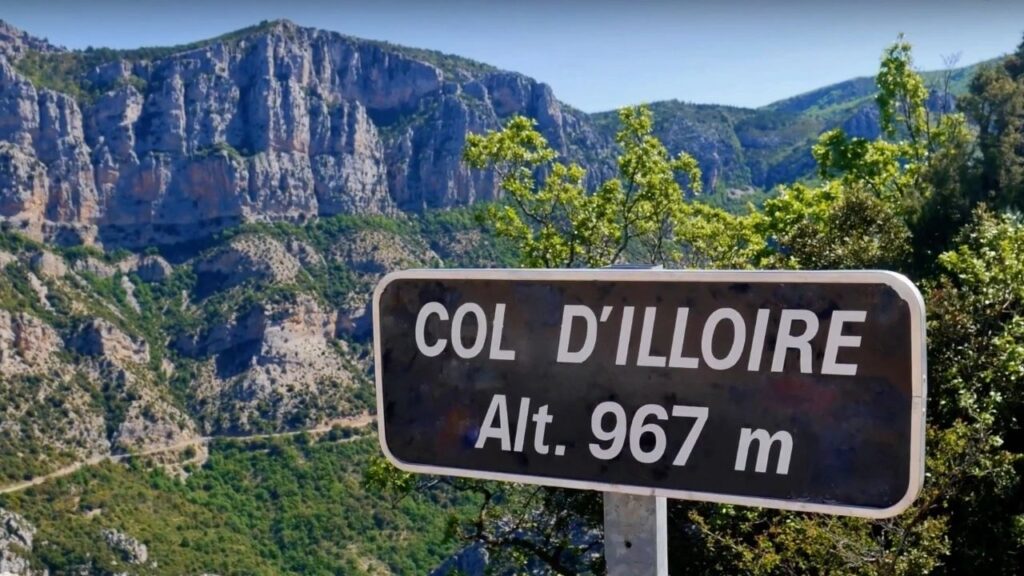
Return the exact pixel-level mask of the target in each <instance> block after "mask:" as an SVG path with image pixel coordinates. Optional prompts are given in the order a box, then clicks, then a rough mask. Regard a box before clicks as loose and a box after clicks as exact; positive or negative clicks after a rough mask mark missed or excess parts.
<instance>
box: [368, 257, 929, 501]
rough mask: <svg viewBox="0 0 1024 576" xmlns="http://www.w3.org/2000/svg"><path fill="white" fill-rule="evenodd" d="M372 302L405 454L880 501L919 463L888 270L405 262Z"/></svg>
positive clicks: (914, 324)
mask: <svg viewBox="0 0 1024 576" xmlns="http://www.w3.org/2000/svg"><path fill="white" fill-rule="evenodd" d="M373 313H374V344H375V354H376V376H377V406H378V412H379V416H378V417H379V424H380V441H381V446H382V448H383V450H384V452H385V454H386V455H387V456H388V457H389V458H390V459H391V460H392V462H394V463H395V464H396V465H397V466H398V467H399V468H402V469H404V470H409V471H414V472H425V473H432V474H449V475H457V476H469V477H477V478H485V479H492V480H508V481H515V482H529V483H536V484H547V485H553V486H563V487H569V488H585V489H594V490H604V491H619V492H628V493H635V494H648V495H659V496H668V497H673V498H685V499H692V500H709V501H715V502H725V503H733V504H746V505H755V506H766V507H773V508H785V509H793V510H804V511H816V512H826V513H833V514H850V515H857V516H866V517H875V518H880V517H887V516H892V515H894V514H898V513H899V512H901V511H902V510H904V509H906V507H907V506H909V505H910V503H911V502H912V501H913V499H914V498H915V497H916V495H917V492H918V490H919V489H920V486H921V482H922V480H923V466H924V464H923V463H924V405H925V388H924V376H923V374H924V362H925V353H924V305H923V303H922V300H921V296H920V294H919V293H918V291H917V289H916V288H914V286H913V284H911V283H910V281H908V280H907V279H906V278H904V277H902V276H899V275H897V274H892V273H888V272H692V271H663V270H415V271H408V272H399V273H395V274H391V275H389V276H387V277H386V278H384V279H383V280H382V281H381V283H380V284H379V286H378V287H377V291H376V293H375V295H374V310H373Z"/></svg>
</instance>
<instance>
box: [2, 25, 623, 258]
mask: <svg viewBox="0 0 1024 576" xmlns="http://www.w3.org/2000/svg"><path fill="white" fill-rule="evenodd" d="M3 29H4V30H6V32H5V33H3V34H2V35H0V43H2V44H3V46H2V47H0V117H2V118H3V119H4V121H3V123H2V124H0V142H2V143H3V144H2V147H0V216H2V217H3V218H4V219H6V220H7V221H9V222H11V223H12V224H13V225H15V226H16V227H18V228H20V229H22V230H23V231H25V232H26V233H29V234H31V235H33V236H34V237H36V238H45V239H53V240H56V241H58V242H61V243H87V244H88V243H94V242H95V243H102V244H103V245H107V246H144V245H148V244H151V243H161V244H163V243H174V242H178V241H181V240H184V239H188V238H193V237H195V236H197V235H199V236H203V235H207V234H210V233H212V232H216V231H218V230H222V229H225V228H227V227H230V226H234V225H237V224H239V223H242V222H252V221H288V222H302V221H304V220H307V219H310V218H315V217H320V216H331V215H335V214H394V213H395V212H396V211H398V210H411V211H420V210H423V209H427V208H447V207H451V206H460V205H466V204H471V203H473V202H476V201H481V200H491V199H494V198H495V182H494V177H493V175H491V174H487V173H484V174H480V173H475V172H471V171H469V170H468V169H467V168H466V167H464V166H463V165H462V163H461V151H462V147H463V142H464V140H465V136H466V134H467V133H470V132H479V131H483V130H487V129H492V128H496V127H498V126H500V125H501V123H502V120H503V119H505V118H508V117H509V116H511V115H513V114H525V115H528V116H531V117H533V118H536V120H537V122H538V126H539V128H540V130H541V131H542V132H543V133H544V134H545V136H546V137H547V138H548V139H549V141H550V142H551V143H552V145H553V146H554V147H555V149H556V150H558V151H559V152H561V153H562V154H564V155H565V156H566V157H568V158H573V159H577V160H579V161H586V162H587V163H588V165H590V166H592V167H593V168H594V169H595V172H596V173H597V174H601V173H607V171H608V167H609V164H608V162H607V161H606V160H602V158H604V157H606V156H607V155H606V154H604V151H606V150H608V148H609V143H608V141H607V138H606V137H604V136H602V135H600V134H598V133H597V132H596V131H595V130H593V128H592V126H591V123H590V121H589V119H588V118H587V117H586V115H584V114H582V113H580V112H577V111H575V110H573V109H571V108H569V107H567V106H564V105H563V104H561V103H560V102H558V100H556V99H555V97H554V95H553V93H552V91H551V88H550V87H548V86H547V85H545V84H541V83H539V82H536V81H534V80H531V79H529V78H527V77H525V76H522V75H520V74H515V73H511V72H503V71H500V70H496V69H494V68H492V67H489V66H486V65H483V64H479V63H476V62H472V61H469V60H466V59H462V58H458V57H454V56H448V55H444V54H440V53H436V52H430V51H426V50H416V49H409V48H403V47H399V46H394V45H391V44H386V43H381V42H372V41H365V40H359V39H354V38H350V37H346V36H343V35H341V34H337V33H333V32H326V31H322V30H316V29H311V28H302V27H299V26H296V25H295V24H292V23H291V22H287V21H275V22H264V23H262V24H260V25H258V26H254V27H251V28H247V29H243V30H239V31H236V32H232V33H230V34H227V35H224V36H221V37H218V38H214V39H211V40H208V41H203V42H197V43H195V44H190V45H186V46H176V47H171V48H152V49H139V50H125V51H117V50H108V49H92V50H85V51H67V50H62V49H58V48H54V47H52V46H50V45H49V44H48V43H45V42H43V41H41V40H36V39H32V38H31V37H30V36H28V35H26V34H24V33H21V32H18V31H16V30H15V29H13V28H12V27H11V26H9V25H6V24H5V25H3Z"/></svg>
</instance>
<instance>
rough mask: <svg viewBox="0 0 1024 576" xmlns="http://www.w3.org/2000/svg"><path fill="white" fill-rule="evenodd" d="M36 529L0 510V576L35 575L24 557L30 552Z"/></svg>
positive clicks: (11, 513)
mask: <svg viewBox="0 0 1024 576" xmlns="http://www.w3.org/2000/svg"><path fill="white" fill-rule="evenodd" d="M35 533H36V529H35V527H34V526H32V525H31V524H29V523H28V521H27V520H25V519H24V518H23V517H21V516H20V515H18V514H15V513H13V512H8V511H7V510H4V509H3V508H0V574H3V575H5V576H6V575H11V576H23V575H24V576H28V575H30V574H36V572H34V571H32V566H31V564H30V563H29V561H28V559H27V558H26V557H25V556H26V555H27V554H28V553H30V552H31V551H32V543H33V539H34V538H35Z"/></svg>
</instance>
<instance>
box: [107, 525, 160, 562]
mask: <svg viewBox="0 0 1024 576" xmlns="http://www.w3.org/2000/svg"><path fill="white" fill-rule="evenodd" d="M102 534H103V540H104V541H105V542H106V543H107V546H110V549H111V550H113V551H114V552H116V553H117V554H118V555H119V556H121V558H122V559H123V560H124V561H125V562H127V563H129V564H135V565H138V564H145V563H146V562H148V561H149V550H148V549H147V548H146V545H145V544H143V543H142V542H139V541H138V540H136V539H135V538H132V537H131V536H128V535H127V534H125V533H124V532H120V531H118V530H112V529H110V528H106V529H104V530H103V531H102Z"/></svg>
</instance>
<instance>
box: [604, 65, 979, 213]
mask: <svg viewBox="0 0 1024 576" xmlns="http://www.w3.org/2000/svg"><path fill="white" fill-rule="evenodd" d="M996 61H997V59H993V60H989V61H985V62H981V63H978V64H974V65H971V66H966V67H962V68H955V69H952V70H949V71H948V77H947V72H945V71H929V72H924V73H923V76H924V78H925V81H926V82H927V83H928V86H929V88H930V92H931V97H930V101H929V107H930V108H931V109H932V110H935V111H941V110H950V109H952V107H953V106H955V104H954V102H953V97H955V96H959V95H962V94H964V93H966V91H967V88H968V85H969V82H970V78H971V77H972V76H973V75H974V73H975V72H976V71H977V70H978V69H979V68H981V67H982V66H986V65H991V64H993V63H994V62H996ZM876 93H877V88H876V86H875V80H874V78H868V77H864V78H854V79H852V80H847V81H845V82H840V83H838V84H833V85H830V86H825V87H823V88H819V89H817V90H813V91H811V92H807V93H805V94H800V95H798V96H793V97H791V98H787V99H785V100H780V101H779V102H774V103H772V104H769V105H767V106H764V107H761V108H738V107H732V106H720V105H715V104H692V103H687V102H680V101H678V100H670V101H660V102H653V103H651V104H649V106H650V107H651V110H652V112H653V113H654V121H655V133H656V135H657V136H658V137H659V138H660V139H661V140H662V142H664V143H665V145H666V146H667V147H668V149H669V151H670V152H672V153H673V154H678V153H679V152H687V153H690V154H692V155H693V156H694V157H696V158H697V160H698V161H699V162H700V166H701V168H702V170H703V172H704V187H705V189H706V190H708V191H709V192H712V193H716V194H715V195H717V196H718V197H719V198H721V197H723V195H724V197H725V199H726V202H728V200H729V199H730V198H731V199H737V198H738V199H741V200H742V199H743V197H744V196H746V195H748V194H749V193H751V192H753V191H755V190H760V191H767V190H770V189H772V188H773V187H774V186H776V185H778V184H783V183H788V182H793V181H796V180H800V179H803V178H808V177H812V176H813V174H814V168H815V164H814V158H812V156H811V146H812V145H813V144H814V142H815V141H817V138H818V136H820V135H821V134H822V133H823V132H825V131H827V130H831V129H833V128H842V129H843V130H844V131H846V133H847V134H850V135H852V136H859V137H863V138H875V137H877V136H878V135H879V133H880V130H881V129H880V126H879V117H878V110H877V107H876V105H875V102H874V96H875V94H876ZM592 117H593V119H594V121H595V122H596V123H597V125H598V126H599V127H600V128H601V131H602V132H603V133H604V134H605V135H607V136H610V135H613V134H614V133H615V130H616V129H617V128H618V120H617V116H616V114H615V112H601V113H597V114H594V115H592ZM712 197H714V196H712Z"/></svg>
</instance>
